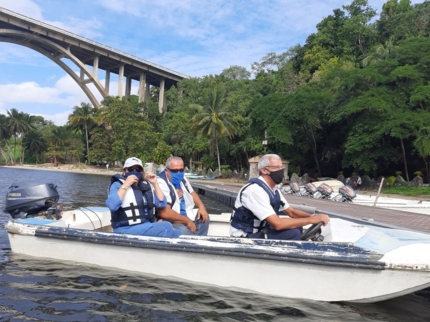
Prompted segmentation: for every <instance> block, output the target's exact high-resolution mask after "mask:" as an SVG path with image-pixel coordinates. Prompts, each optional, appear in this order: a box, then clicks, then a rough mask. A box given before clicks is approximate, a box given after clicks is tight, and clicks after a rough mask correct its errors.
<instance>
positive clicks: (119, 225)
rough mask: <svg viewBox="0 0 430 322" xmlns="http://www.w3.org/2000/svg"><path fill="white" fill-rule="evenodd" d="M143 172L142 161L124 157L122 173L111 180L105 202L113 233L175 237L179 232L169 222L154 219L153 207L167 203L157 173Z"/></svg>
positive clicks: (160, 207)
mask: <svg viewBox="0 0 430 322" xmlns="http://www.w3.org/2000/svg"><path fill="white" fill-rule="evenodd" d="M143 176H144V172H143V165H142V161H141V160H140V159H138V158H135V157H132V158H128V159H127V160H126V161H125V163H124V170H123V172H122V175H119V174H116V175H114V176H113V177H112V179H111V185H110V187H109V196H108V199H107V200H106V205H107V206H108V208H109V209H110V211H111V217H112V218H111V223H112V228H113V231H114V232H115V233H124V234H131V235H144V236H155V237H179V236H180V235H181V234H182V233H181V231H180V230H177V229H174V228H173V226H172V224H171V223H170V222H167V221H164V222H157V223H156V222H154V221H155V216H154V215H155V208H157V209H162V208H165V207H166V205H167V202H166V197H165V196H164V194H163V191H161V189H160V186H159V185H158V183H157V176H156V175H155V174H153V173H151V172H147V173H146V175H145V179H146V180H143V179H144V178H143Z"/></svg>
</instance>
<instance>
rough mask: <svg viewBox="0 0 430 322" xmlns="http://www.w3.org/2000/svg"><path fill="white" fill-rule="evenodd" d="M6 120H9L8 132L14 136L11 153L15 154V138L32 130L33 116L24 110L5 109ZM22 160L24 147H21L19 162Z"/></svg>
mask: <svg viewBox="0 0 430 322" xmlns="http://www.w3.org/2000/svg"><path fill="white" fill-rule="evenodd" d="M7 114H8V120H9V131H10V134H12V135H14V137H15V146H14V151H13V153H14V154H15V149H16V138H17V137H19V136H22V137H23V136H24V135H25V134H27V133H29V132H30V131H31V130H34V129H35V127H34V125H33V122H34V117H33V116H32V115H30V114H27V113H24V112H18V110H17V109H15V108H12V109H11V110H10V111H9V110H7ZM23 162H24V149H22V157H21V163H23Z"/></svg>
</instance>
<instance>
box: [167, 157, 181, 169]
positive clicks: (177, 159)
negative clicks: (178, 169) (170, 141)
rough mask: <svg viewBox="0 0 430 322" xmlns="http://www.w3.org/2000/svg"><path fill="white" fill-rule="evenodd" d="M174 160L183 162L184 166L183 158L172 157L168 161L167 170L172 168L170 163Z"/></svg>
mask: <svg viewBox="0 0 430 322" xmlns="http://www.w3.org/2000/svg"><path fill="white" fill-rule="evenodd" d="M172 160H176V161H181V162H182V164H184V160H182V158H181V157H170V158H168V159H167V160H166V168H170V161H172Z"/></svg>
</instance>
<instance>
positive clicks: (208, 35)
mask: <svg viewBox="0 0 430 322" xmlns="http://www.w3.org/2000/svg"><path fill="white" fill-rule="evenodd" d="M351 1H352V0H325V1H318V0H302V1H297V0H271V1H266V0H260V1H257V0H243V1H242V0H183V1H180V0H158V1H153V0H0V7H3V8H6V9H9V10H12V11H15V12H18V13H20V14H23V15H26V16H29V17H31V18H34V19H38V20H41V21H43V22H46V23H49V24H52V25H55V26H57V27H60V28H63V29H65V30H67V31H71V32H74V33H76V34H78V35H80V36H84V37H87V38H90V39H92V40H96V41H98V42H101V43H103V44H105V45H108V46H111V47H114V48H116V49H119V50H121V51H124V52H126V53H129V54H132V55H135V56H138V57H140V58H143V59H146V60H148V61H151V62H153V63H156V64H159V65H162V66H164V67H167V68H170V69H173V70H175V71H178V72H180V73H183V74H186V75H190V76H204V75H208V74H220V73H221V72H222V71H223V70H224V69H225V68H228V67H230V66H231V65H240V66H243V67H245V68H247V69H248V70H251V64H252V63H253V62H256V61H259V60H260V58H261V57H263V56H264V55H265V54H267V53H268V52H276V53H278V54H279V53H281V52H284V51H286V50H287V49H288V48H289V47H291V46H294V45H296V44H299V43H300V44H303V43H304V42H305V40H306V37H307V36H308V35H309V34H310V33H312V32H315V30H316V28H315V26H316V24H317V23H318V22H319V21H321V19H322V18H324V17H326V16H328V15H330V14H331V13H332V11H333V9H336V8H341V6H342V5H347V4H349V3H350V2H351ZM384 2H386V1H383V0H369V4H370V5H371V6H372V7H373V8H374V9H376V10H377V11H378V12H379V11H380V9H381V8H382V4H383V3H384ZM417 2H422V1H417V0H415V1H412V3H417ZM74 69H75V70H76V72H77V71H78V70H77V68H74ZM99 78H100V80H102V81H103V79H104V74H103V72H102V71H100V73H99ZM115 81H116V79H115V77H114V75H112V77H111V86H110V88H111V94H114V95H115V94H116V84H115ZM132 92H134V93H136V92H137V84H133V89H132ZM94 93H96V91H94ZM97 97H98V98H99V99H101V97H99V96H97ZM81 102H86V103H87V102H89V100H88V98H87V97H86V96H85V94H84V93H83V92H82V90H81V89H80V88H79V86H78V85H77V84H75V83H74V81H73V80H72V79H71V78H70V77H69V76H68V75H67V74H66V73H65V72H64V71H63V70H62V69H61V68H60V67H58V66H57V65H56V64H54V63H53V62H51V61H50V60H49V59H47V58H46V57H44V56H42V55H40V54H38V53H37V52H35V51H32V50H30V49H27V48H25V47H21V46H18V45H13V44H7V43H2V42H0V114H6V110H8V109H11V108H16V109H18V110H19V111H23V112H26V113H30V114H35V115H42V116H43V117H45V118H46V119H49V120H52V121H53V122H54V123H55V124H57V125H63V124H65V123H66V122H67V116H68V115H69V114H70V113H71V112H72V109H73V107H74V106H76V105H79V104H80V103H81Z"/></svg>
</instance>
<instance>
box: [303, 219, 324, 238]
mask: <svg viewBox="0 0 430 322" xmlns="http://www.w3.org/2000/svg"><path fill="white" fill-rule="evenodd" d="M322 225H324V222H322V221H321V222H319V223H318V224H313V225H312V226H310V227H309V229H308V230H306V231H305V232H304V233H303V235H302V240H309V239H311V238H312V237H314V236H315V234H316V233H317V232H318V230H319V229H320V228H321V226H322Z"/></svg>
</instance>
